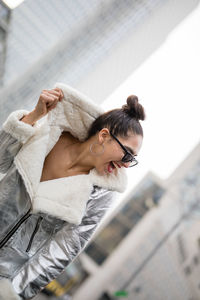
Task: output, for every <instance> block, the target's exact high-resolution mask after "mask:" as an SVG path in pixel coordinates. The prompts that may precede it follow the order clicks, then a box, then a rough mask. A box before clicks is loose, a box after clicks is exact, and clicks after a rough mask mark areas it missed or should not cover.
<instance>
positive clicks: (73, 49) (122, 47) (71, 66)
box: [0, 0, 199, 123]
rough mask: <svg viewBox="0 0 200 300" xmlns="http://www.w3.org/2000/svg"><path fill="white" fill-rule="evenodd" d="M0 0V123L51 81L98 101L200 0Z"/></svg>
mask: <svg viewBox="0 0 200 300" xmlns="http://www.w3.org/2000/svg"><path fill="white" fill-rule="evenodd" d="M13 2H14V0H13ZM0 3H1V9H0V11H1V12H0V14H1V15H0V19H1V22H0V27H1V28H2V24H4V25H3V26H4V29H3V31H4V33H3V38H1V40H0V48H1V49H2V48H4V50H3V53H4V54H3V56H1V66H3V69H2V67H1V73H0V78H1V86H0V121H1V123H2V122H3V121H4V120H5V119H6V117H7V115H8V114H9V113H10V112H11V111H13V110H16V109H21V108H26V109H28V110H33V108H34V107H35V105H36V103H37V101H38V99H39V95H40V93H41V91H42V89H51V88H52V87H53V85H54V84H55V83H56V82H58V81H60V82H66V83H67V84H69V85H72V86H73V87H75V88H77V89H79V90H80V91H82V92H83V93H86V94H87V95H88V96H89V97H91V98H92V99H93V100H94V101H95V102H98V103H102V102H103V101H104V100H105V99H106V97H107V96H108V95H109V94H111V93H112V92H113V90H115V89H116V88H117V87H118V86H119V85H120V84H121V82H123V81H124V80H126V78H127V77H128V76H129V75H131V74H132V73H133V72H134V70H135V69H137V68H138V67H139V66H140V65H141V64H142V63H143V62H144V61H145V59H147V58H148V57H149V56H150V55H151V53H153V52H154V51H155V50H156V49H157V48H158V47H160V45H161V44H162V43H163V42H164V41H165V39H166V38H167V35H168V34H169V33H170V32H171V31H172V30H173V29H174V27H176V26H177V25H178V24H179V23H180V22H181V21H182V20H183V19H184V18H185V17H186V16H187V15H188V14H189V13H190V12H192V11H193V10H194V9H195V8H196V6H197V5H198V3H199V0H191V1H189V2H188V0H178V1H175V2H174V1H169V0H143V1H135V0H125V1H118V0H88V1H85V2H84V1H81V0H77V1H73V0H57V1H54V0H48V1H42V0H26V1H24V2H22V3H21V4H20V5H18V6H17V7H16V8H14V9H12V10H11V11H10V12H8V11H7V9H6V8H5V7H6V6H5V4H3V3H4V2H3V1H2V0H0ZM8 13H9V14H10V17H9V23H8V22H7V21H3V19H5V17H2V15H6V14H8ZM169 15H170V16H171V18H170V19H169V17H168V16H169ZM6 18H7V17H6ZM5 24H6V25H5ZM5 28H6V33H5ZM1 30H2V29H1ZM1 36H2V34H1ZM2 39H3V40H2ZM1 51H2V50H1ZM2 61H3V62H2Z"/></svg>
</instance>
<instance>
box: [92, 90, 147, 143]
mask: <svg viewBox="0 0 200 300" xmlns="http://www.w3.org/2000/svg"><path fill="white" fill-rule="evenodd" d="M126 102H127V104H124V105H122V107H121V108H115V109H112V110H109V111H107V112H105V113H103V114H102V115H100V116H99V117H98V118H97V119H95V120H94V122H93V123H92V124H91V126H90V128H89V131H88V136H87V139H89V138H90V137H91V136H93V135H95V134H96V133H97V132H98V131H100V130H101V129H102V128H105V127H106V128H108V129H109V130H110V131H111V132H112V133H113V134H114V135H116V136H121V137H127V136H128V131H132V132H133V133H134V134H138V135H141V136H142V137H143V129H142V126H141V124H140V122H139V120H145V118H146V116H145V111H144V108H143V106H142V105H141V104H140V103H138V97H137V96H135V95H130V96H128V98H127V100H126Z"/></svg>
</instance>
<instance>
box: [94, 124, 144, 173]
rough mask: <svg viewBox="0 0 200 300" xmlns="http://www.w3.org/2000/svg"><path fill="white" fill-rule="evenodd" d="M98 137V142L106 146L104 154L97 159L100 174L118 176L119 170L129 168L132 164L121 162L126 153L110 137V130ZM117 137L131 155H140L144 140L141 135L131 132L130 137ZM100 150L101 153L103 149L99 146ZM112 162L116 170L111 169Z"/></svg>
mask: <svg viewBox="0 0 200 300" xmlns="http://www.w3.org/2000/svg"><path fill="white" fill-rule="evenodd" d="M97 136H98V142H99V143H100V144H103V145H104V153H103V154H102V155H100V156H99V157H97V158H96V163H95V167H96V169H97V171H98V173H100V174H101V175H104V174H105V173H107V174H111V173H115V174H116V172H117V170H118V168H120V167H121V168H128V166H129V164H130V163H129V162H128V163H124V162H122V161H121V160H122V158H123V156H124V155H125V152H124V150H123V149H122V147H121V146H120V145H119V143H118V142H117V141H116V140H115V139H114V138H113V137H112V136H111V135H110V133H109V130H108V129H107V128H103V129H102V130H101V131H100V132H99V133H98V135H97ZM116 137H117V139H118V140H119V141H120V143H121V144H122V145H123V146H124V147H125V148H126V149H127V150H128V151H129V152H130V153H132V152H133V153H134V155H137V154H138V152H139V150H140V148H141V146H142V140H143V138H142V136H141V135H135V134H134V133H133V132H129V134H128V137H126V138H122V137H119V136H116ZM99 148H100V150H99V152H100V151H102V147H100V146H99ZM131 151H132V152H131ZM111 161H112V162H113V163H114V165H115V167H116V168H114V169H111V168H110V162H111Z"/></svg>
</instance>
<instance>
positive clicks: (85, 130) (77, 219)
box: [0, 83, 145, 300]
mask: <svg viewBox="0 0 200 300" xmlns="http://www.w3.org/2000/svg"><path fill="white" fill-rule="evenodd" d="M40 119H42V120H41V122H39V120H40ZM144 119H145V113H144V109H143V107H142V105H141V104H139V103H138V98H137V97H136V96H134V95H131V96H129V97H128V98H127V104H125V105H123V106H122V108H121V109H113V110H110V111H108V112H104V110H103V109H102V108H101V107H100V106H97V105H96V104H95V103H93V102H92V101H90V99H89V98H87V97H86V96H85V95H83V94H82V93H80V92H78V91H77V90H75V89H73V88H72V87H70V86H68V85H66V84H63V83H57V84H56V85H55V88H54V89H52V90H43V91H42V93H41V95H40V98H39V100H38V103H37V105H36V107H35V108H34V110H33V111H32V112H29V111H27V110H23V109H21V110H17V111H14V112H12V113H11V114H10V115H9V116H8V118H7V119H6V121H5V122H4V123H3V126H2V130H1V131H0V140H1V146H0V172H1V173H4V174H5V175H4V177H3V179H2V180H1V181H0V228H1V229H0V299H6V300H7V299H32V298H33V297H34V296H35V295H36V294H37V293H38V292H39V291H40V290H41V289H43V288H44V287H45V286H46V285H47V284H48V283H49V282H50V281H52V280H53V279H55V278H56V277H57V276H58V275H59V274H60V273H61V272H62V271H63V270H64V269H65V268H66V267H67V266H68V265H69V263H71V262H72V261H73V260H74V259H75V258H76V257H77V256H78V255H79V254H80V253H81V252H82V251H83V249H84V248H85V247H86V245H87V244H88V242H89V241H90V240H91V238H92V236H93V234H94V232H95V230H96V228H97V226H98V225H99V224H100V222H102V219H103V217H104V215H105V213H106V211H107V210H108V209H109V208H110V207H111V206H112V203H113V201H114V198H115V192H120V193H122V192H124V191H125V189H126V186H127V175H126V169H125V168H128V167H132V166H134V165H135V164H137V161H136V159H135V156H136V155H137V154H138V152H139V150H140V148H141V145H142V140H143V130H142V127H141V125H140V123H139V120H144Z"/></svg>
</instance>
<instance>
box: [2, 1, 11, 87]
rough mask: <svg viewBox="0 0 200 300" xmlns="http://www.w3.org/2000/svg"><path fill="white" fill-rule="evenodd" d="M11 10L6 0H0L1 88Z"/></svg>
mask: <svg viewBox="0 0 200 300" xmlns="http://www.w3.org/2000/svg"><path fill="white" fill-rule="evenodd" d="M10 11H11V10H10V8H9V7H8V6H7V5H6V4H5V3H4V2H2V1H0V89H1V86H3V77H4V74H5V61H6V53H7V36H8V31H9V21H10Z"/></svg>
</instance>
